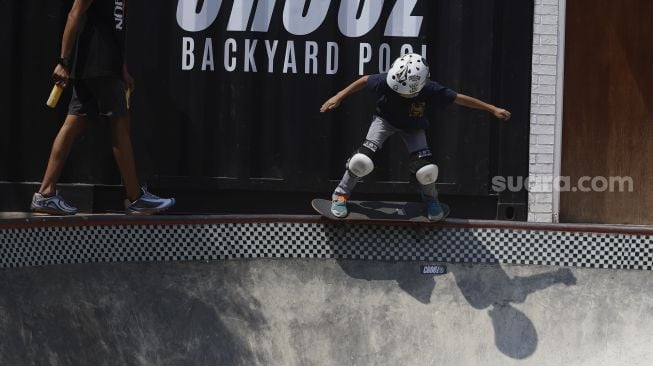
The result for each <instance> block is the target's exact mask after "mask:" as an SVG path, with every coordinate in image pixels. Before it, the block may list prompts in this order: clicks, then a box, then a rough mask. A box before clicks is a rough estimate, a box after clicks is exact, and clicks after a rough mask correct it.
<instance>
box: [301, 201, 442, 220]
mask: <svg viewBox="0 0 653 366" xmlns="http://www.w3.org/2000/svg"><path fill="white" fill-rule="evenodd" d="M311 205H312V206H313V209H315V211H317V212H318V213H319V214H320V215H322V216H323V217H326V218H327V219H330V220H338V221H394V222H434V221H430V220H429V219H428V217H427V216H426V207H425V205H424V203H422V202H388V201H347V208H348V209H349V215H347V217H344V218H338V217H335V216H333V214H332V213H331V200H325V199H321V198H316V199H314V200H313V201H312V202H311ZM440 205H442V209H443V210H444V217H443V218H442V219H444V218H446V217H447V216H448V215H449V211H450V210H449V206H447V205H446V204H444V203H442V202H441V203H440Z"/></svg>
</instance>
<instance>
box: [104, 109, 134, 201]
mask: <svg viewBox="0 0 653 366" xmlns="http://www.w3.org/2000/svg"><path fill="white" fill-rule="evenodd" d="M110 123H111V145H112V149H113V156H114V158H115V159H116V163H117V164H118V169H119V170H120V175H121V176H122V180H123V184H124V185H125V191H126V192H127V198H128V199H129V201H131V202H134V201H136V200H137V199H138V197H139V196H140V195H141V191H140V186H139V184H138V176H137V175H136V163H135V162H134V149H133V147H132V142H131V122H130V119H129V115H124V116H120V117H112V118H110Z"/></svg>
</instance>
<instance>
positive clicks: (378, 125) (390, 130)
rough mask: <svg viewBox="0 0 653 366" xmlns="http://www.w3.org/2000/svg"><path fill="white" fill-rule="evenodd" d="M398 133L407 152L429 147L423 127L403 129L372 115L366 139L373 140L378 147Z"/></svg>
mask: <svg viewBox="0 0 653 366" xmlns="http://www.w3.org/2000/svg"><path fill="white" fill-rule="evenodd" d="M395 133H396V134H399V136H401V139H402V140H404V143H405V144H406V150H408V153H409V154H412V153H414V152H417V151H422V150H426V149H428V148H429V146H428V143H427V142H426V133H425V132H424V130H423V129H417V130H411V131H405V130H402V129H399V128H397V127H395V126H393V125H391V124H390V123H389V122H388V121H386V120H384V119H383V118H381V117H379V116H374V120H373V121H372V124H371V125H370V128H369V130H367V136H366V137H365V139H366V140H367V141H371V142H373V143H374V144H375V145H376V146H377V147H378V148H379V149H380V148H381V147H382V146H383V143H384V142H385V140H387V139H388V137H390V136H392V135H394V134H395Z"/></svg>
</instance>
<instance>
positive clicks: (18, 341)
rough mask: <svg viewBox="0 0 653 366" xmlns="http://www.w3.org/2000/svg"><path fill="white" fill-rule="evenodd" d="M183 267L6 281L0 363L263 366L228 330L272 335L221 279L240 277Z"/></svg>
mask: <svg viewBox="0 0 653 366" xmlns="http://www.w3.org/2000/svg"><path fill="white" fill-rule="evenodd" d="M181 265H183V264H172V263H170V264H166V265H164V266H161V265H155V264H89V265H79V266H60V267H58V268H56V270H53V267H39V268H29V269H21V270H12V271H5V272H3V273H2V278H1V279H0V289H1V290H2V291H1V293H2V294H3V297H2V298H0V326H1V327H2V329H3V331H2V332H0V337H1V338H2V339H0V364H3V365H28V364H34V365H250V364H256V363H257V361H256V356H255V355H254V354H252V351H251V349H250V347H249V345H247V346H246V345H245V344H244V343H243V342H245V341H246V339H245V337H242V336H239V335H238V334H234V333H233V331H232V330H230V329H229V327H228V326H227V324H225V322H224V319H229V318H230V319H238V320H239V323H238V324H239V325H240V326H243V325H244V326H245V327H246V328H247V329H248V330H249V331H252V332H256V331H258V330H260V329H261V328H264V327H266V324H265V320H264V318H263V317H262V316H261V314H260V312H259V308H260V304H259V303H258V302H257V301H256V300H255V299H253V298H252V297H251V296H249V295H248V294H246V293H244V292H243V291H242V288H241V287H240V286H229V284H228V283H226V282H225V280H224V278H238V277H237V276H238V274H236V275H234V274H227V275H226V276H225V273H218V271H222V270H223V269H221V267H210V266H202V265H201V264H200V265H189V264H185V265H184V267H183V270H180V269H179V266H181ZM234 270H235V271H237V270H238V269H237V268H236V269H232V271H234ZM207 277H209V279H207ZM164 284H165V285H164ZM243 304H248V305H249V306H243ZM232 328H233V327H232Z"/></svg>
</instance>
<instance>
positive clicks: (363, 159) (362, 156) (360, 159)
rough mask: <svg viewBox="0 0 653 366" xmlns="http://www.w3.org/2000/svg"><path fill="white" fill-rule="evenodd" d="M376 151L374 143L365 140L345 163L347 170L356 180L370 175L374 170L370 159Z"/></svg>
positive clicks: (376, 147)
mask: <svg viewBox="0 0 653 366" xmlns="http://www.w3.org/2000/svg"><path fill="white" fill-rule="evenodd" d="M378 149H379V148H378V146H376V144H375V143H373V142H372V141H367V140H366V141H365V142H363V145H362V146H361V147H359V148H358V152H357V153H356V154H354V156H352V157H351V158H349V160H348V161H347V169H349V171H350V172H351V173H352V174H353V175H355V176H357V177H358V178H363V177H364V176H366V175H368V174H370V173H371V172H372V171H373V170H374V162H373V161H372V157H373V156H374V153H375V152H376V151H377V150H378Z"/></svg>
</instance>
